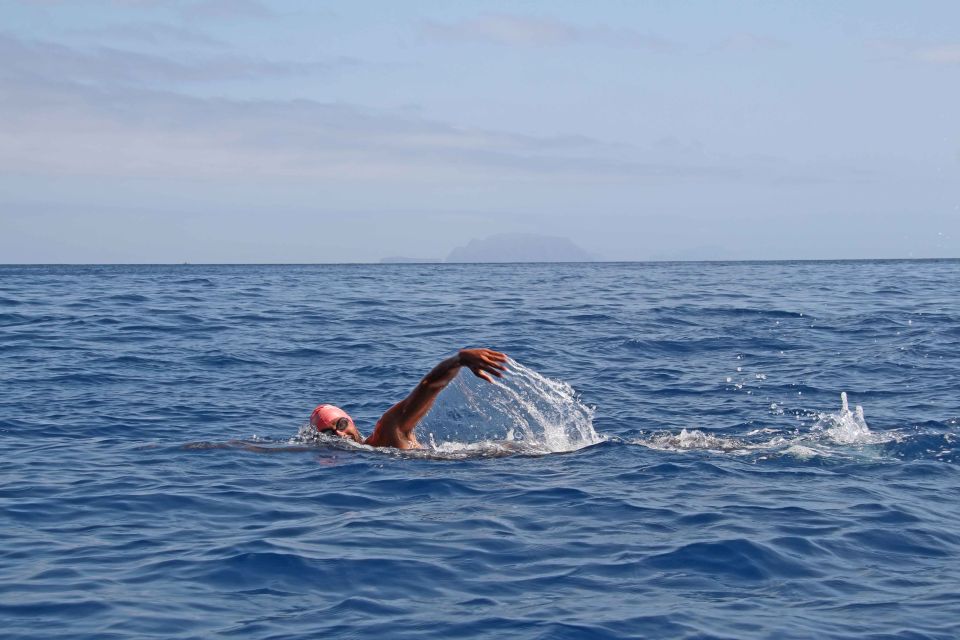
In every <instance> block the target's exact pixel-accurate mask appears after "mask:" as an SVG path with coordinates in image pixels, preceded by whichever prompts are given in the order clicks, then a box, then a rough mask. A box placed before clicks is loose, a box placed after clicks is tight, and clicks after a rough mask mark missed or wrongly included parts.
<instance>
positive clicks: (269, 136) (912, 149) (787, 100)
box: [0, 0, 960, 262]
mask: <svg viewBox="0 0 960 640" xmlns="http://www.w3.org/2000/svg"><path fill="white" fill-rule="evenodd" d="M516 232H519V233H543V234H549V235H560V236H566V237H569V238H571V239H572V240H574V241H575V242H576V243H577V244H579V245H580V246H582V247H583V248H585V249H586V250H588V251H590V252H591V253H593V254H595V255H598V256H600V257H602V258H605V259H613V260H620V259H626V260H644V259H663V258H667V259H669V258H734V259H766V258H773V259H786V258H866V257H960V2H957V1H956V0H944V1H942V2H934V1H928V2H925V1H922V0H921V1H913V2H906V1H901V0H896V1H881V0H867V1H862V2H853V1H845V2H836V1H835V0H831V1H829V2H816V1H812V0H803V1H801V2H785V1H784V2H769V1H763V2H732V1H731V2H716V1H710V2H674V1H669V2H668V1H663V2H639V1H634V0H623V1H603V0H595V1H593V2H582V1H581V0H576V1H561V0H551V1H541V2H523V1H519V0H514V1H513V2H493V1H485V2H466V1H459V2H450V1H449V0H437V1H413V0H411V1H404V2H396V1H392V0H391V1H383V2H363V1H361V0H358V1H356V2H353V1H351V2H320V1H302V2H295V1H287V2H280V1H277V2H258V1H255V0H179V1H178V0H113V1H110V0H62V1H56V0H35V1H27V0H21V1H14V0H0V262H180V261H190V262H341V261H361V262H362V261H376V260H378V259H379V258H380V257H382V256H388V255H405V256H416V257H426V258H431V257H443V256H445V255H446V254H447V253H448V252H449V251H450V250H451V249H452V248H453V247H455V246H457V245H460V244H464V243H465V242H466V241H467V240H469V239H470V238H472V237H484V236H488V235H492V234H497V233H516Z"/></svg>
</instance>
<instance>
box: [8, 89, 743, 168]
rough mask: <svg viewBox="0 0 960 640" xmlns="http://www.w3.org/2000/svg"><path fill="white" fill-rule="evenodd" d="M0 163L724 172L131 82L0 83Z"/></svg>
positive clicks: (610, 150) (547, 141)
mask: <svg viewBox="0 0 960 640" xmlns="http://www.w3.org/2000/svg"><path fill="white" fill-rule="evenodd" d="M0 90H2V91H3V93H4V95H5V96H6V98H5V99H4V100H3V101H2V102H0V148H2V149H3V151H2V152H0V167H2V168H3V169H4V170H5V171H12V172H24V171H26V172H31V173H33V172H35V173H45V174H66V175H102V176H166V177H171V176H172V177H211V178H221V177H231V176H234V177H235V176H240V175H258V176H275V177H284V178H325V179H333V180H369V179H387V180H390V179H404V180H410V179H414V180H442V179H450V178H454V177H455V178H457V179H460V180H469V181H475V180H485V179H491V178H500V179H511V180H515V179H537V178H555V177H558V176H566V177H567V178H575V179H583V180H638V179H656V180H664V179H668V180H669V179H683V178H690V177H722V176H729V174H730V171H728V170H721V169H718V168H714V167H709V166H684V165H665V164H662V163H660V164H658V163H656V162H644V161H643V160H642V159H641V158H636V157H628V156H627V157H625V154H624V148H623V147H622V145H605V144H603V143H601V142H598V141H594V140H590V139H587V138H583V137H569V136H561V137H536V136H522V135H514V134H509V133H504V132H492V131H483V130H476V129H467V128H458V127H453V126H450V125H446V124H444V123H439V122H434V121H429V120H422V119H415V118H410V117H408V116H404V115H401V114H395V113H390V112H382V111H376V110H369V109H362V108H359V107H355V106H349V105H335V104H323V103H318V102H315V101H309V100H293V101H262V100H260V101H257V100H232V99H225V98H220V99H202V98H196V97H191V96H187V95H182V94H177V93H172V92H158V91H150V90H145V89H136V88H132V87H112V88H103V87H100V88H93V87H88V86H83V85H77V84H66V83H59V84H57V83H52V82H40V83H34V84H32V85H30V86H25V85H24V84H23V83H22V82H17V83H9V82H3V81H0Z"/></svg>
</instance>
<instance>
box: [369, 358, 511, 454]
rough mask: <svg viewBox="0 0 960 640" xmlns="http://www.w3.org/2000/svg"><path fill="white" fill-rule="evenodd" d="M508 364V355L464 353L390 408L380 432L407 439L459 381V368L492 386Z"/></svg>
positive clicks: (445, 361) (445, 364) (444, 362)
mask: <svg viewBox="0 0 960 640" xmlns="http://www.w3.org/2000/svg"><path fill="white" fill-rule="evenodd" d="M506 361H507V356H506V354H503V353H500V352H499V351H493V350H492V349H461V350H460V352H459V353H457V355H455V356H453V357H451V358H447V359H446V360H444V361H443V362H441V363H440V364H438V365H437V366H435V367H434V368H433V369H432V370H431V371H430V373H428V374H427V375H425V376H424V377H423V380H421V381H420V384H418V385H417V386H416V388H415V389H414V390H413V391H411V392H410V395H408V396H407V397H406V398H404V399H403V400H401V401H400V402H398V403H397V404H395V405H393V406H392V407H390V409H389V410H388V411H387V412H386V413H385V414H383V417H382V418H380V421H379V422H378V424H377V427H378V429H384V430H387V429H389V430H394V429H395V430H396V431H398V432H400V433H401V434H403V435H408V434H409V433H410V432H411V431H413V429H414V427H416V426H417V424H418V423H419V422H420V420H422V419H423V417H424V416H425V415H427V413H428V412H429V411H430V408H431V407H432V406H433V402H434V400H436V399H437V396H438V395H440V392H441V391H443V390H444V389H445V388H446V386H447V385H448V384H450V383H451V382H452V381H453V379H454V378H456V377H457V374H458V373H459V372H460V367H468V368H469V369H470V370H471V371H473V374H474V375H475V376H477V377H478V378H482V379H484V380H486V381H487V382H493V378H492V377H491V376H493V377H496V378H500V377H502V376H503V372H504V371H506V370H507V368H506V366H505V365H504V363H505V362H506Z"/></svg>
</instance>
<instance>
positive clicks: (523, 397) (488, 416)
mask: <svg viewBox="0 0 960 640" xmlns="http://www.w3.org/2000/svg"><path fill="white" fill-rule="evenodd" d="M507 366H508V367H509V369H510V373H509V374H507V375H506V376H504V377H503V378H502V379H500V380H498V381H497V383H496V384H493V385H491V384H487V383H486V382H481V381H479V380H477V379H476V378H474V377H473V376H470V375H469V374H462V375H461V376H460V377H458V378H457V380H456V382H455V383H454V384H453V385H451V388H450V389H448V390H447V391H445V392H444V395H442V396H441V398H442V399H443V403H442V405H441V406H438V407H437V408H435V409H434V412H433V414H432V416H431V419H430V420H429V421H426V422H427V425H426V426H427V432H428V433H429V441H430V443H431V447H432V448H433V449H434V450H436V451H441V452H443V451H448V452H453V451H461V450H469V449H470V448H471V447H473V448H476V447H477V446H478V444H482V446H483V447H488V448H489V447H493V448H494V449H497V450H499V449H503V448H506V449H507V450H510V451H513V452H524V453H555V452H562V451H575V450H577V449H581V448H583V447H586V446H589V445H592V444H597V443H599V442H602V441H603V440H604V438H603V437H601V436H600V435H599V434H597V432H596V431H595V430H594V428H593V409H592V408H590V407H588V406H587V405H586V404H584V403H583V402H582V401H581V400H580V397H579V395H578V394H577V392H576V391H574V389H573V387H571V386H570V385H569V384H567V383H566V382H562V381H559V380H552V379H550V378H547V377H546V376H542V375H540V374H539V373H537V372H536V371H534V370H533V369H530V368H528V367H525V366H523V365H522V364H520V363H519V362H517V361H515V360H509V361H508V363H507ZM438 404H439V403H438ZM464 439H465V440H466V442H464V441H463V440H464Z"/></svg>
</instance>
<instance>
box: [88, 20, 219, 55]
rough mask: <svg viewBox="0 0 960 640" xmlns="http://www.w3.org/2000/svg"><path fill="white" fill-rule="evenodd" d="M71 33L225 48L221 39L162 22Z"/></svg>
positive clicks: (92, 36) (128, 41) (139, 43)
mask: <svg viewBox="0 0 960 640" xmlns="http://www.w3.org/2000/svg"><path fill="white" fill-rule="evenodd" d="M69 33H70V34H71V35H77V36H81V37H90V38H94V39H96V40H97V41H101V40H103V39H108V40H112V41H116V40H119V41H121V42H127V43H132V44H137V45H142V44H148V45H167V44H172V45H178V46H194V47H205V48H218V49H219V48H223V47H224V46H225V44H224V43H223V42H222V41H221V40H217V39H216V38H212V37H210V36H207V35H204V34H202V33H198V32H196V31H194V30H192V29H186V28H183V27H175V26H172V25H169V24H165V23H162V22H128V23H125V24H116V25H111V26H107V27H98V28H90V29H73V30H71V31H70V32H69Z"/></svg>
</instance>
